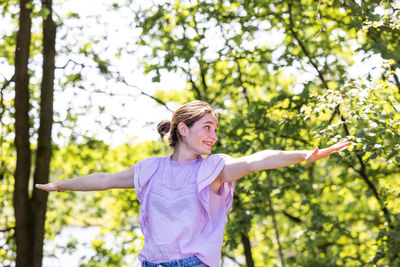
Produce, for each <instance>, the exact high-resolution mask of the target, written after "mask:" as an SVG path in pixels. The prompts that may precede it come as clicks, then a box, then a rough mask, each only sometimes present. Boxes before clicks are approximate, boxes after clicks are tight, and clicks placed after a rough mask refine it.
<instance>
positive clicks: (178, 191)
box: [36, 101, 349, 267]
mask: <svg viewBox="0 0 400 267" xmlns="http://www.w3.org/2000/svg"><path fill="white" fill-rule="evenodd" d="M217 129H218V120H217V115H216V113H215V112H214V111H213V109H212V107H211V106H210V105H209V104H208V103H205V102H201V101H193V102H190V103H188V104H186V105H183V106H182V107H180V108H179V109H178V110H177V111H175V113H174V114H173V116H172V122H170V121H162V122H160V123H159V125H158V132H159V133H160V135H161V137H163V136H164V135H165V134H167V133H169V145H170V146H171V147H172V148H173V149H174V152H173V153H172V155H171V156H169V157H150V158H147V159H145V160H142V161H140V162H137V163H136V164H135V165H134V166H132V167H130V168H129V169H127V170H125V171H121V172H118V173H112V174H111V173H110V174H108V173H94V174H91V175H87V176H82V177H78V178H74V179H70V180H64V181H58V182H55V183H49V184H44V185H40V184H38V185H36V187H37V188H39V189H42V190H46V191H60V192H61V191H64V190H79V191H91V190H106V189H111V188H133V187H134V188H135V190H136V193H137V197H138V200H139V202H140V204H141V209H140V213H139V222H140V225H141V229H142V232H143V235H144V246H143V249H142V250H141V252H140V253H139V260H140V261H141V262H142V265H143V266H150V267H156V266H167V267H173V266H174V267H175V266H180V267H189V266H191V267H192V266H197V267H201V266H212V267H216V266H219V262H220V256H221V248H222V242H223V233H224V227H225V224H226V222H227V213H228V211H229V210H230V208H231V207H232V200H233V192H234V188H235V183H236V181H237V180H238V179H240V178H242V177H244V176H246V175H248V174H249V173H252V172H255V171H260V170H266V169H274V168H279V167H284V166H288V165H292V164H296V163H299V162H301V161H304V160H305V161H308V162H312V161H315V160H318V159H322V158H325V157H328V156H329V155H330V154H331V153H332V152H335V151H338V150H340V149H342V148H345V147H347V146H348V145H349V143H348V142H347V141H341V142H339V143H337V144H335V145H333V146H331V147H329V148H326V149H318V148H315V149H314V150H309V151H308V150H304V151H274V150H264V151H260V152H257V153H255V154H253V155H249V156H245V157H240V158H232V157H230V156H228V155H225V154H211V149H212V147H213V145H214V144H215V142H217V140H218V137H217ZM210 154H211V155H210ZM202 155H209V156H208V157H202Z"/></svg>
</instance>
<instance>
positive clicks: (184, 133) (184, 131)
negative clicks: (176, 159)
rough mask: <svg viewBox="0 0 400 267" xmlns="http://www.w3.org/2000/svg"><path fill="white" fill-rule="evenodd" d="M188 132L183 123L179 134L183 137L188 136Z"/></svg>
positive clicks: (179, 126)
mask: <svg viewBox="0 0 400 267" xmlns="http://www.w3.org/2000/svg"><path fill="white" fill-rule="evenodd" d="M187 131H188V127H187V126H186V124H184V123H183V122H180V123H179V124H178V132H179V134H180V135H181V136H186V135H187Z"/></svg>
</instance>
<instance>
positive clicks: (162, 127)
mask: <svg viewBox="0 0 400 267" xmlns="http://www.w3.org/2000/svg"><path fill="white" fill-rule="evenodd" d="M170 129H171V121H169V120H162V121H161V122H160V123H159V124H158V125H157V131H158V133H159V134H160V136H161V138H163V137H164V136H165V135H166V134H167V133H169V130H170Z"/></svg>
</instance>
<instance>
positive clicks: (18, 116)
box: [13, 0, 32, 267]
mask: <svg viewBox="0 0 400 267" xmlns="http://www.w3.org/2000/svg"><path fill="white" fill-rule="evenodd" d="M31 4H32V3H31V1H30V0H21V1H20V15H19V30H18V33H17V45H16V51H15V147H16V151H17V163H16V169H15V173H14V177H15V185H14V195H13V199H14V214H15V242H16V246H17V257H16V266H17V267H20V266H21V267H23V266H24V267H25V266H30V265H31V259H32V257H31V255H32V250H31V244H32V239H31V235H30V234H29V228H30V227H29V225H30V214H31V213H30V207H29V194H28V185H29V176H30V167H31V150H30V146H29V114H28V112H29V76H28V59H29V46H30V43H31V25H32V21H31V17H30V15H31V11H32V9H31V7H30V6H29V5H31Z"/></svg>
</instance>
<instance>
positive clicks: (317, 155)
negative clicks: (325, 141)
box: [305, 140, 350, 162]
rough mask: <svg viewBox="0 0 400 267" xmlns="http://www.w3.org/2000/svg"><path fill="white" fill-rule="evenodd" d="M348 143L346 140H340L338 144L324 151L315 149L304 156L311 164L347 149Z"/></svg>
mask: <svg viewBox="0 0 400 267" xmlns="http://www.w3.org/2000/svg"><path fill="white" fill-rule="evenodd" d="M349 145H350V143H349V142H348V141H347V140H341V141H340V142H338V143H336V144H334V145H332V146H330V147H328V148H324V149H319V148H318V147H316V148H315V149H314V150H313V151H312V152H311V153H310V154H309V155H307V156H306V158H305V160H306V161H307V162H313V161H316V160H319V159H323V158H326V157H329V156H330V155H331V154H332V153H333V152H336V151H338V150H340V149H342V148H345V147H348V146H349Z"/></svg>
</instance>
